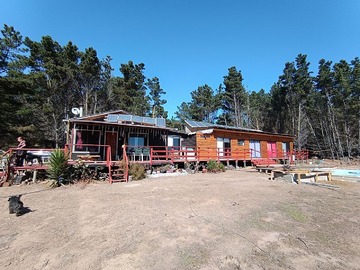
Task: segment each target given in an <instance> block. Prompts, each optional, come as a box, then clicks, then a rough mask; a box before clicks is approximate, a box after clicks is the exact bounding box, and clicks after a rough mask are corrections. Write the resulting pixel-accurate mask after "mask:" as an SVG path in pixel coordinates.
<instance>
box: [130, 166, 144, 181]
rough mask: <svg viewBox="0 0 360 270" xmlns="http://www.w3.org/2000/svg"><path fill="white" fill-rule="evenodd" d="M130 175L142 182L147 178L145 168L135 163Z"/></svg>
mask: <svg viewBox="0 0 360 270" xmlns="http://www.w3.org/2000/svg"><path fill="white" fill-rule="evenodd" d="M129 175H131V176H132V177H133V180H141V179H144V178H145V177H146V173H145V167H144V166H143V165H141V164H138V163H135V164H131V165H130V170H129Z"/></svg>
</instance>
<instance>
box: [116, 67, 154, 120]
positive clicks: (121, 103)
mask: <svg viewBox="0 0 360 270" xmlns="http://www.w3.org/2000/svg"><path fill="white" fill-rule="evenodd" d="M144 69H145V65H144V64H143V63H140V64H134V63H133V62H132V61H129V62H128V63H127V64H121V67H120V72H121V73H122V74H123V78H117V79H116V81H115V85H114V91H113V93H112V94H113V97H114V99H115V100H116V106H117V108H118V109H122V110H126V111H128V112H129V113H133V114H137V115H146V114H148V112H149V110H150V105H149V97H148V96H147V95H146V87H145V85H144V81H145V76H144V74H143V73H144Z"/></svg>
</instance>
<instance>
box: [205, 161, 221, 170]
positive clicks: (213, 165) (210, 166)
mask: <svg viewBox="0 0 360 270" xmlns="http://www.w3.org/2000/svg"><path fill="white" fill-rule="evenodd" d="M206 169H207V170H208V172H224V171H225V166H224V164H222V163H221V162H216V161H215V160H209V161H208V163H207V165H206Z"/></svg>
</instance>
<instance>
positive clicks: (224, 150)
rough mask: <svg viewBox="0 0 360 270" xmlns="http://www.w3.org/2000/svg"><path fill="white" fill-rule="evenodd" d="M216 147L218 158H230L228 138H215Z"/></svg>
mask: <svg viewBox="0 0 360 270" xmlns="http://www.w3.org/2000/svg"><path fill="white" fill-rule="evenodd" d="M216 145H217V151H218V155H219V156H230V153H231V144H230V139H229V138H216Z"/></svg>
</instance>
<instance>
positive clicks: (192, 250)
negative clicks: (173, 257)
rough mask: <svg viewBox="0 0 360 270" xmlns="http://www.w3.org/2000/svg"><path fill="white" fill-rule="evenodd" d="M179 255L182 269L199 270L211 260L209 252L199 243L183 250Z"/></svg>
mask: <svg viewBox="0 0 360 270" xmlns="http://www.w3.org/2000/svg"><path fill="white" fill-rule="evenodd" d="M179 255H180V266H181V269H198V268H199V267H200V266H201V265H204V264H206V262H207V261H208V259H209V253H208V250H207V249H206V248H205V247H203V246H201V245H200V244H197V243H193V244H191V246H189V247H187V248H185V249H181V250H180V251H179Z"/></svg>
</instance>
